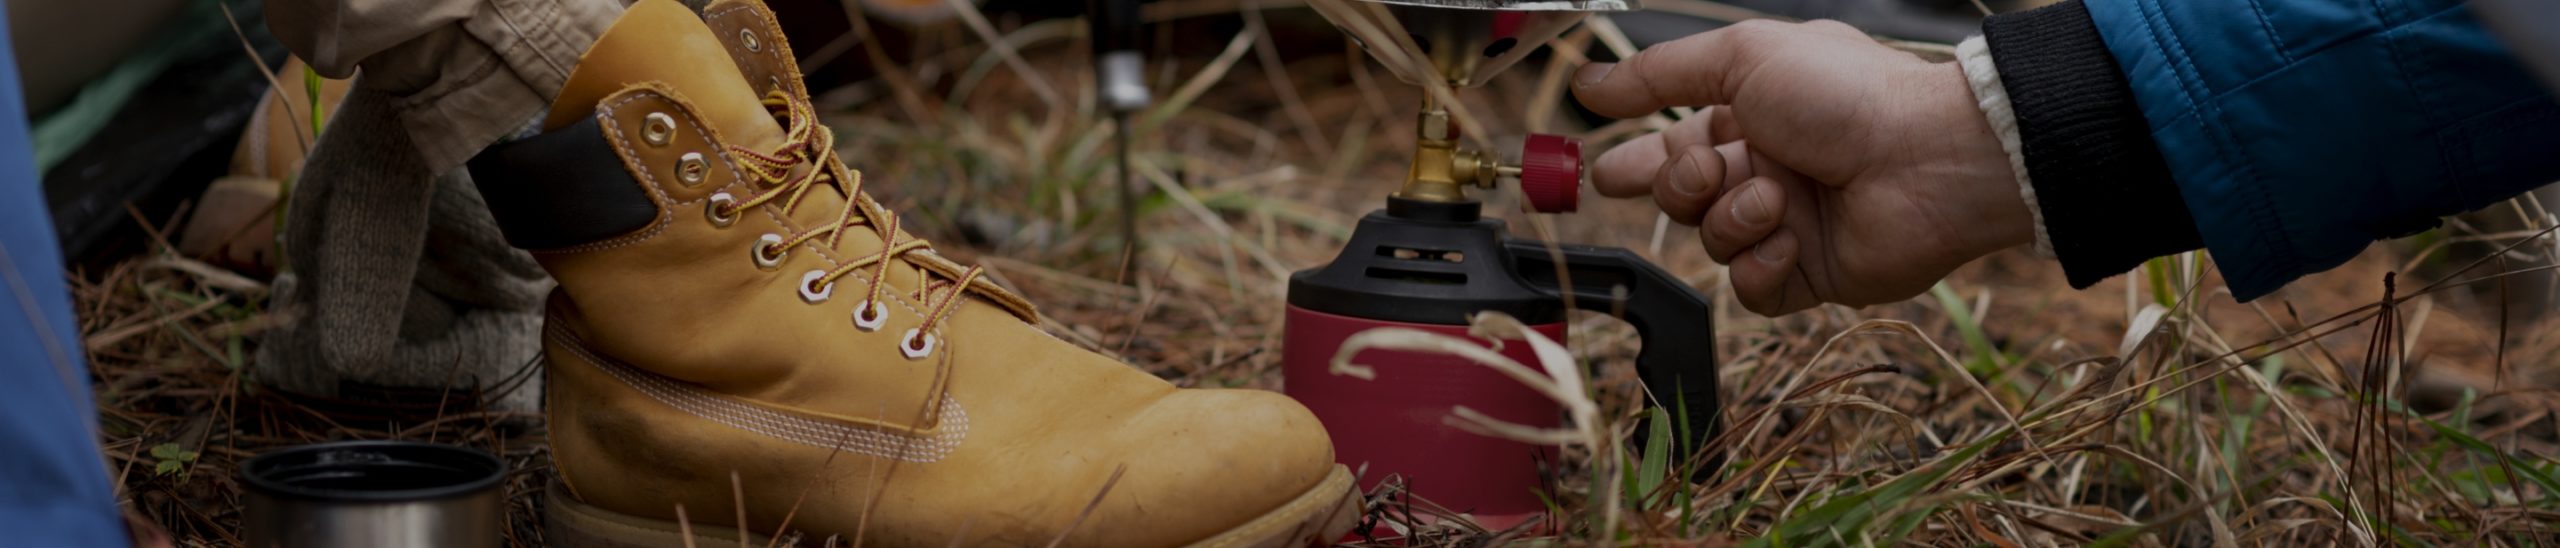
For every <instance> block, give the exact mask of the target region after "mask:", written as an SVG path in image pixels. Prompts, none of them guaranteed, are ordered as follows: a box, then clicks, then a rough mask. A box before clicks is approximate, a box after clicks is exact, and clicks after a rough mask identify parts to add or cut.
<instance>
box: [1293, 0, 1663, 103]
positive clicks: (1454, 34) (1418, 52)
mask: <svg viewBox="0 0 2560 548" xmlns="http://www.w3.org/2000/svg"><path fill="white" fill-rule="evenodd" d="M1309 4H1310V5H1312V6H1314V7H1315V8H1316V11H1317V12H1318V13H1322V14H1324V18H1325V20H1327V21H1332V22H1333V25H1334V26H1335V27H1337V28H1340V29H1342V32H1343V33H1344V34H1348V35H1350V36H1351V38H1352V39H1354V40H1357V41H1359V42H1360V46H1361V47H1362V48H1363V49H1367V50H1368V51H1369V55H1370V56H1372V57H1376V58H1377V59H1378V62H1380V63H1383V64H1385V65H1386V66H1387V69H1388V70H1392V71H1394V72H1395V74H1396V77H1397V78H1401V79H1403V80H1404V81H1405V82H1406V83H1411V84H1415V85H1428V84H1429V83H1430V82H1432V81H1435V80H1436V81H1439V82H1443V83H1447V84H1449V85H1451V86H1454V87H1462V88H1463V87H1472V86H1476V85H1481V84H1483V83H1484V82H1485V81H1486V80H1488V79H1491V78H1492V77H1493V75H1495V74H1499V73H1501V72H1502V71H1503V70H1504V69H1508V68H1511V65H1513V64H1516V63H1519V62H1520V59H1521V58H1523V57H1527V56H1529V52H1530V51H1533V50H1536V49H1538V46H1539V45H1541V44H1545V43H1546V42H1547V41H1548V40H1552V39H1554V38H1555V37H1556V36H1557V35H1560V34H1564V31H1565V29H1570V28H1573V24H1574V23H1578V22H1581V21H1582V18H1584V17H1588V16H1590V15H1591V14H1593V13H1603V12H1616V11H1629V10H1634V9H1636V0H1530V1H1518V0H1312V1H1310V2H1309Z"/></svg>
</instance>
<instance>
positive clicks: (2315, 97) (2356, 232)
mask: <svg viewBox="0 0 2560 548" xmlns="http://www.w3.org/2000/svg"><path fill="white" fill-rule="evenodd" d="M2085 5H2086V6H2087V7H2088V8H2089V14H2090V16H2091V18H2092V19H2093V20H2094V21H2095V23H2096V24H2097V27H2098V33H2099V35H2100V36H2101V37H2103V38H2104V39H2105V40H2106V43H2107V49H2108V50H2109V51H2110V52H2112V53H2113V54H2114V56H2115V58H2116V61H2117V64H2118V65H2119V66H2120V67H2122V68H2123V70H2124V72H2125V76H2126V77H2127V80H2129V81H2131V82H2132V84H2133V90H2134V95H2135V97H2136V100H2137V101H2139V102H2140V103H2141V105H2142V112H2143V116H2144V117H2145V118H2147V119H2148V121H2149V122H2150V126H2151V132H2152V138H2153V139H2154V140H2155V141H2157V142H2158V143H2159V144H2160V152H2161V155H2162V156H2164V157H2165V158H2166V159H2167V160H2168V163H2169V169H2170V172H2171V173H2172V175H2173V176H2174V177H2175V178H2176V179H2177V184H2178V189H2179V191H2180V192H2181V194H2183V196H2184V197H2185V199H2186V203H2187V208H2188V210H2189V211H2190V212H2191V213H2193V214H2194V216H2195V221H2196V229H2197V231H2198V232H2200V233H2202V234H2203V236H2204V241H2205V247H2206V248H2207V249H2210V250H2212V251H2213V256H2214V261H2215V262H2216V263H2217V264H2219V265H2221V269H2222V274H2223V278H2225V279H2227V280H2228V281H2229V282H2230V284H2231V290H2232V292H2233V293H2234V294H2235V296H2237V297H2239V298H2240V299H2242V300H2248V299H2254V298H2257V297H2258V296H2261V295H2265V294H2266V293H2268V292H2270V291H2274V290H2275V289H2276V288H2278V287H2281V286H2283V285H2284V284H2285V283H2286V282H2290V281H2293V280H2294V279H2295V278H2299V277H2301V276H2302V275H2304V274H2308V273H2312V272H2318V271H2322V270H2327V269H2330V268H2333V267H2336V266H2337V265H2339V264H2342V263H2345V262H2346V261H2347V260H2348V259H2351V258H2354V257H2355V255H2356V254H2357V253H2358V252H2361V251H2363V250H2364V248H2365V246H2366V245H2368V244H2371V243H2372V242H2373V241H2374V240H2379V239H2384V238H2394V237H2399V236H2406V235H2410V234H2414V233H2417V232H2420V231H2424V230H2426V229H2428V228H2431V227H2434V226H2436V224H2437V223H2438V218H2439V217H2442V216H2445V215H2450V214H2454V213H2459V212H2463V211H2469V210H2473V209H2479V208H2481V207H2483V206H2487V205H2490V204H2494V203H2496V202H2498V201H2500V200H2504V199H2507V198H2509V197H2513V196H2515V195H2517V194H2520V193H2523V192H2525V191H2527V190H2531V189H2533V188H2534V187H2537V186H2541V185H2542V184H2545V183H2549V182H2552V181H2554V180H2560V102H2555V101H2553V99H2552V97H2551V96H2550V95H2549V92H2548V91H2547V90H2544V89H2542V88H2541V87H2540V86H2538V85H2536V83H2535V81H2534V80H2533V79H2532V77H2531V76H2530V75H2529V74H2527V73H2526V72H2525V70H2524V69H2523V67H2521V66H2520V65H2518V64H2517V63H2516V62H2515V61H2514V59H2513V58H2512V57H2510V56H2509V52H2508V51H2507V50H2506V49H2505V47H2504V46H2501V45H2500V44H2499V43H2498V41H2497V40H2496V39H2495V38H2493V37H2492V36H2491V35H2490V34H2489V33H2488V31H2486V30H2483V29H2482V28H2481V26H2480V24H2479V22H2478V21H2477V20H2475V19H2474V18H2473V16H2472V13H2471V10H2470V9H2469V8H2468V7H2467V6H2465V5H2464V4H2463V3H2462V2H2459V1H2454V0H2086V2H2085Z"/></svg>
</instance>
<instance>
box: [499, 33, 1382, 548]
mask: <svg viewBox="0 0 2560 548" xmlns="http://www.w3.org/2000/svg"><path fill="white" fill-rule="evenodd" d="M807 101H808V94H807V91H806V90H805V89H802V87H801V83H800V73H799V68H798V67H797V66H795V65H794V63H793V57H792V54H791V52H790V49H789V47H788V46H787V45H785V44H784V42H783V37H782V34H781V32H780V27H779V26H778V25H777V24H776V23H775V22H774V19H773V15H772V13H771V12H770V11H768V10H767V9H765V7H764V6H762V5H761V4H758V3H756V2H754V1H752V0H746V1H723V2H718V3H714V4H711V5H710V6H708V7H706V8H705V9H704V10H703V12H701V14H700V15H697V14H695V13H694V12H692V11H690V10H687V9H686V8H685V7H684V6H682V5H679V4H677V3H676V2H674V1H673V0H641V1H640V2H638V3H636V4H633V5H632V6H631V7H630V9H629V11H628V12H627V13H626V14H625V15H624V16H623V18H622V20H620V21H619V22H617V23H616V24H615V25H614V27H613V28H612V29H611V30H609V31H608V32H607V33H606V34H605V35H604V36H603V37H602V38H601V39H600V40H598V42H597V43H596V44H595V46H594V47H593V48H592V49H590V50H589V51H588V52H587V54H586V55H585V57H584V58H583V59H582V60H580V62H579V65H578V67H577V69H576V70H575V71H574V73H573V75H572V76H571V78H570V80H569V83H568V84H567V86H566V89H565V90H564V91H563V92H562V93H561V96H560V97H559V99H558V100H557V101H556V102H555V104H554V106H553V108H552V113H551V118H550V119H549V120H547V121H546V124H545V125H546V128H547V129H560V128H562V127H565V126H569V125H571V124H572V123H575V122H577V121H579V120H581V119H582V117H590V116H591V117H594V119H595V120H597V121H598V122H599V125H598V127H600V128H601V131H603V132H604V133H605V135H604V138H605V140H606V141H607V142H609V143H610V144H611V145H612V146H613V148H614V149H615V150H616V151H617V153H618V155H619V156H620V157H621V159H622V162H623V164H624V165H623V166H622V168H624V169H627V170H628V171H629V172H630V173H631V175H632V179H634V180H635V181H637V182H638V183H639V184H640V186H642V187H643V188H642V190H643V191H644V192H645V193H646V194H648V195H649V197H650V199H651V200H652V201H654V202H655V203H656V205H657V210H658V211H657V218H656V220H655V221H654V222H652V223H650V224H648V225H647V226H646V227H645V228H642V229H640V230H637V231H635V232H632V233H629V234H625V235H622V236H620V237H616V238H612V239H608V240H604V241H600V242H595V243H591V244H586V245H580V246H577V247H573V248H567V249H556V250H537V253H536V256H537V258H539V259H540V260H541V263H542V265H543V266H544V267H545V268H546V269H548V270H549V271H550V272H551V274H552V275H553V276H554V277H556V278H557V279H558V280H559V283H560V288H559V290H558V291H557V292H556V293H554V295H553V296H552V299H551V303H550V304H551V306H550V309H551V310H550V315H549V320H548V322H547V325H546V327H545V335H546V337H545V352H546V355H547V356H548V358H549V363H550V366H549V375H550V380H549V383H548V387H549V388H548V390H549V394H548V396H549V399H548V402H549V403H548V405H549V416H550V436H551V448H552V454H553V459H554V461H555V462H556V463H557V465H558V471H559V475H560V479H561V486H560V488H558V489H554V490H553V493H554V495H553V497H552V500H551V504H550V505H549V508H550V510H551V517H550V525H551V526H550V529H549V533H550V534H551V535H552V538H549V539H547V540H549V541H551V542H554V543H561V544H587V545H597V546H661V545H664V546H681V545H683V543H684V542H685V541H686V540H688V539H687V538H685V537H684V536H682V535H680V534H679V533H678V531H679V529H680V528H679V526H678V525H677V523H676V521H675V520H676V519H677V518H676V516H677V508H678V507H679V506H681V507H683V508H684V509H685V523H687V524H689V526H690V527H691V531H692V534H693V536H692V538H691V539H690V540H693V541H696V542H697V543H698V544H700V545H703V546H712V545H720V544H714V543H713V542H712V541H717V540H720V539H724V538H727V539H734V537H731V536H727V535H731V534H734V533H730V532H729V531H731V529H730V527H731V526H734V525H735V522H736V521H737V518H735V517H734V516H736V515H738V513H739V512H738V510H737V508H739V503H738V502H736V501H737V500H738V499H739V498H740V497H739V496H738V495H733V482H732V476H733V475H734V476H735V478H736V480H735V487H736V490H737V491H739V492H742V493H743V504H744V509H745V511H744V513H745V516H746V524H745V527H744V528H745V529H747V530H748V531H750V532H752V533H755V534H758V535H769V534H772V533H774V532H776V531H778V530H781V529H783V528H784V527H785V524H784V521H785V520H786V519H788V526H787V528H788V529H789V530H791V531H793V532H795V533H796V534H798V535H801V538H804V539H808V540H809V541H810V542H809V543H810V544H815V540H816V539H821V538H824V537H827V536H831V535H833V536H840V537H842V538H844V539H847V540H850V539H852V538H854V537H855V536H856V535H857V534H859V535H860V536H861V537H862V538H863V539H864V540H865V542H868V543H875V544H883V545H893V546H905V545H937V546H939V545H949V544H952V543H955V542H956V543H958V544H960V545H970V546H978V545H1020V544H1047V543H1049V542H1050V541H1051V540H1053V539H1058V538H1061V537H1062V535H1063V538H1064V539H1065V540H1066V543H1067V544H1069V545H1081V546H1171V545H1186V544H1187V545H1201V546H1280V545H1292V544H1305V543H1307V542H1310V541H1311V540H1319V539H1330V538H1337V537H1338V536H1339V535H1341V534H1343V532H1344V531H1345V530H1346V529H1347V528H1348V527H1349V526H1350V524H1351V523H1352V522H1353V521H1354V520H1355V519H1356V517H1357V516H1356V515H1355V514H1356V513H1357V498H1356V494H1354V493H1353V492H1352V491H1351V481H1350V477H1349V475H1348V473H1347V472H1346V471H1345V470H1343V469H1342V467H1341V466H1339V465H1336V464H1334V463H1333V450H1332V446H1331V444H1330V443H1328V442H1327V441H1326V437H1325V434H1324V430H1323V427H1322V426H1321V425H1319V424H1318V423H1317V422H1316V419H1315V417H1314V416H1313V415H1311V414H1309V413H1308V412H1307V411H1306V409H1305V408H1303V407H1301V406H1299V405H1298V404H1297V403H1296V402H1294V401H1291V400H1289V399H1288V398H1286V397H1284V396H1281V395H1280V394H1277V393H1272V392H1265V391H1246V390H1196V389H1177V388H1175V387H1174V386H1172V385H1171V384H1168V383H1166V382H1165V381H1163V380H1160V379H1157V378H1156V377H1154V376H1152V375H1148V374H1147V373H1145V372H1142V371H1139V370H1137V369H1135V368H1132V367H1130V366H1128V365H1125V364H1122V363H1119V362H1118V361H1115V360H1113V359H1110V358H1108V357H1105V356H1102V355H1099V354H1096V353H1093V352H1089V351H1086V350H1083V349H1081V348H1078V347H1076V346H1074V345H1071V344H1068V343H1066V342H1063V341H1060V340H1058V339H1055V338H1053V337H1051V336H1049V335H1048V334H1046V333H1044V332H1042V331H1041V330H1040V329H1039V328H1038V327H1037V326H1036V324H1035V322H1036V319H1037V315H1036V313H1035V312H1033V310H1032V309H1031V307H1030V305H1029V304H1027V303H1025V302H1023V300H1022V299H1021V298H1019V297H1017V296H1014V295H1013V294H1011V293H1009V292H1006V291H1005V290H1003V289H1001V288H998V287H996V286H995V285H993V284H991V283H987V282H985V281H984V280H983V279H980V278H978V277H976V276H974V275H972V274H974V273H973V272H970V271H969V269H967V268H966V267H963V266H961V265H958V264H955V263H953V262H951V261H949V260H946V259H943V258H941V257H939V256H936V255H933V254H932V252H931V250H930V248H927V247H921V244H910V243H908V242H911V241H913V240H914V237H913V236H911V235H908V234H906V233H904V232H902V231H896V230H894V229H892V230H887V231H886V232H887V233H888V234H894V235H895V237H894V241H896V242H898V243H899V245H898V246H897V247H898V248H899V249H895V250H892V251H893V252H892V253H887V254H885V255H893V256H890V257H888V260H887V261H886V262H885V263H884V262H880V261H879V259H880V258H881V257H882V256H884V253H883V250H884V248H888V247H890V245H889V242H891V241H892V239H891V238H886V237H884V234H883V228H882V227H884V225H885V226H894V225H893V224H892V221H891V220H889V219H888V218H887V217H889V216H888V215H887V214H886V210H885V208H881V207H879V206H878V205H877V204H876V203H871V202H869V199H868V198H866V197H863V196H862V195H861V194H860V193H859V192H858V190H856V189H858V187H859V184H858V182H857V181H858V180H859V174H858V173H855V172H854V171H852V170H849V169H844V168H843V166H842V165H841V164H839V163H837V162H836V161H835V160H834V159H833V156H832V154H831V153H822V152H820V151H819V150H815V149H823V148H825V147H824V145H825V144H826V143H827V142H829V141H826V137H825V136H824V135H823V134H824V132H825V131H826V130H825V129H824V128H823V127H822V126H817V125H815V124H813V123H811V121H810V120H807V117H808V116H810V114H809V109H808V108H807ZM795 137H797V138H798V141H799V142H801V143H806V142H808V141H810V140H813V139H814V140H818V141H819V145H820V146H803V147H799V149H798V150H784V149H785V148H788V147H790V146H791V145H793V144H794V143H795ZM750 152H757V153H760V154H763V155H766V156H768V157H772V158H784V159H788V158H794V157H795V156H794V154H795V153H796V154H798V156H796V157H797V158H800V159H802V160H805V161H800V162H797V163H796V165H790V166H787V173H782V174H781V176H779V177H767V176H762V175H759V173H758V169H760V168H761V169H766V170H767V173H774V172H778V171H783V170H780V169H775V168H774V165H773V164H774V162H769V161H766V162H762V163H759V162H760V161H759V160H756V159H754V158H752V157H751V156H753V155H751V154H749V153H750ZM809 177H821V178H820V179H818V180H817V182H814V183H808V184H796V183H795V181H805V180H807V178H809ZM777 179H778V180H777ZM775 192H781V193H785V194H784V195H778V196H775V197H773V198H771V199H769V200H764V201H761V202H757V200H756V198H758V197H763V196H765V195H766V194H767V193H775ZM847 200H857V201H859V202H857V203H853V207H848V202H847ZM750 203H752V204H753V205H752V206H748V207H740V208H737V209H727V207H729V206H735V205H739V204H750ZM874 214H877V215H878V217H874V216H873V215H874ZM830 226H837V227H842V228H838V229H835V230H837V231H840V232H842V233H841V234H823V235H819V236H817V237H813V238H801V236H803V235H807V234H811V233H812V232H811V231H817V230H824V229H827V228H828V227H830ZM759 242H766V244H764V245H759ZM775 242H781V243H793V242H796V243H797V245H790V246H788V247H787V248H786V247H784V246H776V245H772V244H773V243H775ZM884 264H885V267H884V266H883V265H884ZM846 265H860V266H859V267H858V268H850V269H847V268H844V267H845V266H846ZM837 271H842V274H841V275H840V276H836V277H833V278H827V277H826V274H828V273H830V272H837ZM883 276H885V277H886V280H885V284H884V285H883V286H882V287H880V288H879V290H878V291H877V292H876V294H877V295H878V300H877V301H876V302H878V303H879V307H878V309H877V310H878V311H879V312H881V313H880V314H866V313H861V312H858V310H864V309H866V308H868V307H863V306H861V305H862V304H863V303H865V302H867V301H872V299H871V296H872V295H873V294H874V293H873V292H872V288H871V285H872V283H873V282H874V281H875V280H877V279H879V278H880V277H883ZM813 277H817V278H822V279H828V280H832V281H831V282H827V283H815V284H813V283H806V282H808V281H809V280H811V278H813ZM964 280H968V281H965V282H964ZM964 283H965V286H963V285H960V284H964ZM821 297H822V298H821ZM954 299H956V300H954ZM937 314H939V316H938V317H936V315H937ZM865 320H868V321H865ZM928 324H929V325H928ZM910 331H917V332H916V333H913V334H910ZM924 335H930V338H927V337H924ZM928 343H929V344H928ZM919 350H921V351H919ZM1115 473H1117V474H1118V480H1117V481H1116V483H1111V485H1110V486H1109V489H1108V491H1107V494H1106V491H1105V484H1106V482H1111V481H1112V478H1113V476H1114V474H1115ZM1098 495H1099V497H1100V498H1099V500H1098V502H1097V498H1096V497H1097V496H1098ZM1088 506H1090V507H1091V510H1090V512H1089V513H1088V511H1087V508H1088ZM1079 519H1081V521H1079ZM758 538H761V537H758ZM725 542H735V540H727V541H725ZM759 542H761V541H759Z"/></svg>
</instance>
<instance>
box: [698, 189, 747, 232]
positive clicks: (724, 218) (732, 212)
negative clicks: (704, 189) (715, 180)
mask: <svg viewBox="0 0 2560 548" xmlns="http://www.w3.org/2000/svg"><path fill="white" fill-rule="evenodd" d="M737 207H738V197H736V196H730V195H729V193H727V192H722V193H719V194H713V195H711V203H709V204H706V205H704V206H702V216H704V217H708V218H710V219H711V226H716V227H721V228H728V226H729V225H731V224H734V223H737V222H738V214H739V213H741V212H740V211H738V210H737V209H736V208H737ZM723 211H726V212H727V213H722V212H723Z"/></svg>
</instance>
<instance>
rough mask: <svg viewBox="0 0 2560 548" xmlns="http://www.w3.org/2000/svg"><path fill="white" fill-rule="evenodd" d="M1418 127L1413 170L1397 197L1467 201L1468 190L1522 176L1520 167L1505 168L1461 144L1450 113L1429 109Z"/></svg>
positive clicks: (1487, 155)
mask: <svg viewBox="0 0 2560 548" xmlns="http://www.w3.org/2000/svg"><path fill="white" fill-rule="evenodd" d="M1417 125H1418V127H1417V128H1416V131H1417V137H1418V139H1417V141H1419V144H1420V146H1418V147H1416V148H1415V150H1414V151H1413V167H1412V170H1411V171H1409V172H1407V173H1406V175H1405V181H1404V188H1403V189H1400V190H1397V191H1396V197H1398V198H1404V199H1408V200H1423V201H1431V202H1457V201H1465V200H1466V199H1467V193H1466V187H1476V188H1486V189H1490V188H1495V187H1497V186H1498V185H1499V184H1500V183H1501V181H1502V180H1503V179H1505V178H1516V177H1519V175H1520V168H1519V167H1518V166H1508V165H1503V164H1502V160H1500V159H1498V158H1496V157H1495V156H1494V155H1493V154H1490V153H1487V152H1485V151H1480V150H1476V149H1474V148H1471V147H1468V146H1466V145H1465V144H1464V143H1461V142H1460V141H1459V138H1458V134H1457V128H1456V127H1455V126H1454V124H1452V123H1451V122H1450V121H1449V111H1447V110H1443V109H1437V108H1434V109H1429V110H1426V111H1424V112H1423V113H1422V117H1421V119H1420V121H1419V122H1418V124H1417Z"/></svg>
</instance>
